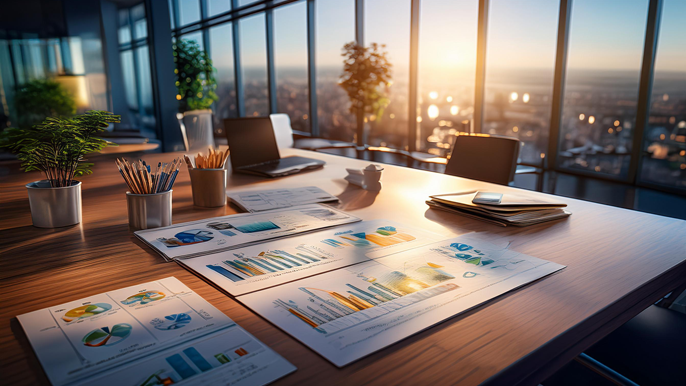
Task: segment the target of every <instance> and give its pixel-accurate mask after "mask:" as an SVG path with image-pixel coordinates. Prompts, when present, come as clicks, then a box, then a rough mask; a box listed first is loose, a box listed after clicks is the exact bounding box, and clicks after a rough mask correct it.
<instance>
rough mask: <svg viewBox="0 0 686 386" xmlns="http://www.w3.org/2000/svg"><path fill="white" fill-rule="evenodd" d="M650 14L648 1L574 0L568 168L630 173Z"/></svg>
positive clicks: (563, 135) (561, 159)
mask: <svg viewBox="0 0 686 386" xmlns="http://www.w3.org/2000/svg"><path fill="white" fill-rule="evenodd" d="M647 13H648V0H624V1H610V0H606V1H594V0H575V1H574V2H573V3H572V15H571V26H570V31H569V46H568V54H567V58H568V61H567V76H566V77H567V80H566V85H565V95H564V109H563V113H562V123H561V127H560V143H559V151H558V164H559V165H560V166H561V167H562V168H569V169H577V170H584V171H590V172H595V173H602V174H605V175H609V176H614V177H618V178H626V176H627V172H628V167H629V161H630V157H631V150H632V149H631V142H632V131H633V130H632V129H633V127H634V125H635V120H636V105H637V102H638V84H639V77H640V71H641V59H642V54H643V43H644V39H645V27H646V20H647Z"/></svg>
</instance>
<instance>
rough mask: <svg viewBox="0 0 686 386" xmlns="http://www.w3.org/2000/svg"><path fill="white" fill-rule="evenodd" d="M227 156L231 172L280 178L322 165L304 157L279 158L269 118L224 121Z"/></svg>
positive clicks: (322, 163) (322, 162) (317, 161)
mask: <svg viewBox="0 0 686 386" xmlns="http://www.w3.org/2000/svg"><path fill="white" fill-rule="evenodd" d="M224 130H225V132H226V140H227V141H228V142H229V150H230V153H229V156H230V157H231V167H232V169H233V171H234V172H237V173H247V174H256V175H260V176H264V177H283V176H288V175H291V174H295V173H300V172H302V171H304V170H312V169H318V168H321V167H323V166H324V164H325V163H326V162H324V161H320V160H317V159H312V158H305V157H297V156H292V157H285V158H281V155H280V154H279V147H278V146H277V145H276V136H275V135H274V129H273V128H272V122H271V119H269V117H258V118H233V119H225V120H224Z"/></svg>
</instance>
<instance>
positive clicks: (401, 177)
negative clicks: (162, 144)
mask: <svg viewBox="0 0 686 386" xmlns="http://www.w3.org/2000/svg"><path fill="white" fill-rule="evenodd" d="M282 153H285V155H304V156H308V157H313V158H319V159H322V160H325V161H326V162H327V164H326V166H325V168H324V169H323V170H318V171H313V172H308V173H304V174H300V175H294V176H290V177H285V178H281V179H275V180H267V179H262V178H259V177H253V176H247V175H233V176H231V177H230V180H229V189H241V190H247V189H272V188H279V187H284V188H287V187H298V186H309V185H315V186H319V187H321V188H323V189H324V190H326V191H328V192H329V193H332V194H334V195H337V196H338V197H340V199H341V204H340V205H339V208H341V209H343V210H345V211H348V212H351V213H353V214H355V215H356V216H359V217H361V218H362V219H365V220H372V219H390V220H395V221H398V222H401V223H406V224H408V225H413V226H417V227H422V228H424V229H426V230H429V231H434V232H437V233H441V234H444V235H446V237H448V236H451V235H455V234H463V233H466V232H472V231H478V232H487V233H488V236H489V238H492V240H493V241H494V242H495V243H503V244H505V245H506V243H507V242H509V241H511V245H510V247H509V248H510V249H512V250H515V251H518V252H522V253H525V254H528V255H531V256H535V257H539V258H543V259H547V260H550V261H553V262H556V263H560V264H564V265H566V266H567V268H565V269H564V270H562V271H560V272H558V273H555V274H553V275H551V276H549V277H546V278H544V279H542V280H539V281H537V282H535V283H532V284H530V285H527V286H525V287H523V288H520V289H519V290H516V291H513V292H511V293H508V294H506V295H504V296H501V297H499V298H497V299H495V300H493V301H491V302H489V303H487V304H485V305H483V306H481V307H478V308H477V309H474V310H471V311H469V312H467V313H464V314H462V315H458V316H457V317H454V318H452V319H450V320H447V321H445V322H443V323H441V324H439V325H437V326H434V327H432V328H430V329H428V330H426V331H423V332H421V333H418V334H416V335H414V336H412V337H410V338H408V339H405V340H402V341H401V342H399V343H397V344H395V345H393V346H390V347H388V348H386V349H383V350H381V351H379V352H377V353H375V354H372V355H370V356H369V357H366V358H364V359H362V360H360V361H357V362H355V363H353V364H351V365H349V366H346V367H344V368H342V369H338V368H336V367H335V366H334V365H332V364H330V363H329V362H327V361H326V360H325V359H324V358H322V357H320V356H319V355H317V354H316V353H315V352H314V351H311V350H310V349H308V348H307V347H306V346H305V345H303V344H301V343H299V342H298V341H296V340H295V339H294V338H291V337H290V336H289V335H287V334H286V333H284V332H283V331H281V330H279V329H278V328H276V327H274V326H273V325H271V324H270V323H269V322H267V321H266V320H264V319H262V318H261V317H259V316H257V315H256V314H254V313H252V312H251V311H249V310H248V309H247V308H245V307H243V306H242V305H241V304H239V303H237V302H236V301H235V300H233V299H232V298H230V297H229V296H227V295H225V294H223V293H222V292H220V291H219V290H217V289H215V288H214V287H212V286H211V285H209V284H207V283H206V282H204V281H203V280H201V279H199V278H198V277H196V276H195V275H193V274H192V273H190V272H188V271H186V270H185V269H183V268H182V267H181V266H179V265H177V264H174V263H165V262H164V260H163V259H162V258H161V257H160V256H158V255H157V254H156V253H155V252H153V251H152V250H151V249H149V248H147V247H145V246H144V245H143V244H142V243H141V242H139V241H138V240H137V239H136V238H135V237H134V236H133V235H132V234H131V233H130V232H129V230H128V223H127V212H126V201H125V195H124V192H125V191H126V187H125V185H124V182H123V180H122V178H121V176H119V174H118V171H117V169H116V167H115V165H114V163H113V162H112V160H113V156H111V155H101V156H98V157H91V159H92V160H93V161H95V162H96V166H95V168H94V174H93V175H90V176H86V177H84V178H82V181H83V222H82V224H81V225H77V226H73V227H68V228H61V229H38V228H34V227H32V226H31V216H30V212H29V204H28V199H27V193H26V188H24V184H26V183H28V182H30V181H33V180H36V179H39V177H38V174H37V173H29V174H24V173H20V172H19V171H18V170H17V169H18V164H17V163H16V162H14V163H3V164H0V192H1V194H0V279H1V280H0V304H1V305H2V306H1V307H0V374H2V376H1V377H0V383H3V384H12V385H32V384H48V381H47V378H46V376H45V375H44V373H43V371H42V369H41V367H40V364H39V362H38V360H37V359H36V357H35V355H34V353H33V351H32V349H31V346H30V345H29V343H28V341H27V339H26V337H25V335H24V333H23V330H22V329H21V326H20V325H19V323H18V321H17V319H16V315H19V314H23V313H26V312H29V311H33V310H37V309H41V308H44V307H48V306H53V305H57V304H61V303H64V302H67V301H72V300H76V299H79V298H82V297H86V296H89V295H94V294H97V293H100V292H105V291H110V290H115V289H118V288H122V287H126V286H131V285H135V284H139V283H143V282H146V281H152V280H156V279H161V278H164V277H167V276H176V277H177V278H178V279H180V280H181V281H183V282H184V283H185V284H186V285H188V286H189V287H190V288H191V289H193V290H194V291H196V292H198V293H199V294H200V295H201V296H203V297H204V298H205V299H207V300H208V301H209V302H210V303H212V304H213V305H214V306H216V307H217V308H219V309H220V310H222V311H223V312H225V313H226V314H227V315H228V316H229V317H231V318H232V319H233V320H234V321H236V322H237V323H239V324H240V325H241V326H243V327H244V328H245V329H247V330H248V331H249V332H250V333H252V334H254V335H255V336H256V337H257V338H258V339H260V340H261V341H262V342H264V343H265V344H267V345H268V346H270V347H271V348H273V349H274V350H276V352H278V353H279V354H281V355H282V356H284V357H285V358H286V359H288V360H289V361H290V362H291V363H293V364H294V365H295V366H296V367H297V368H298V371H296V372H295V373H293V374H291V375H288V376H286V377H285V378H283V379H281V380H280V381H278V382H276V384H280V385H286V384H288V385H291V384H293V385H297V384H319V383H322V382H325V383H326V384H327V385H337V384H348V385H352V384H354V385H360V384H380V385H391V384H433V385H442V384H466V385H474V384H479V383H483V382H486V383H491V384H508V385H514V384H531V385H534V384H537V383H538V382H540V381H542V380H544V379H545V378H546V377H547V376H549V375H550V374H552V373H553V372H555V371H556V370H557V369H559V368H560V367H561V366H562V365H563V364H565V363H566V362H568V361H570V360H571V359H572V358H573V357H574V356H576V355H577V354H579V353H580V352H581V351H583V350H584V349H586V348H588V347H589V346H590V345H592V344H593V343H595V342H596V341H598V340H599V339H601V338H602V337H603V336H605V335H607V334H608V333H609V332H611V331H612V330H613V329H615V328H617V327H618V326H620V325H621V324H623V323H624V322H626V321H628V320H629V319H630V318H632V317H633V316H635V315H636V314H638V313H639V312H640V311H641V310H643V309H644V308H646V307H647V306H648V305H650V304H651V303H653V302H654V301H656V300H658V299H659V298H660V297H661V296H663V295H665V294H666V293H667V292H669V291H670V290H672V289H673V288H675V287H677V286H678V285H679V284H681V283H683V282H684V281H686V263H685V261H686V222H685V221H681V220H676V219H671V218H666V217H660V216H654V215H650V214H645V213H640V212H635V211H630V210H625V209H619V208H613V207H609V206H605V205H599V204H593V203H589V202H583V201H579V200H574V199H566V198H560V197H558V199H559V200H563V201H564V202H566V203H567V204H568V205H569V210H571V211H572V212H573V215H572V216H571V218H569V219H567V220H563V221H558V222H553V223H548V224H542V225H538V226H533V227H528V228H510V227H508V228H500V227H497V226H494V225H490V224H487V223H484V222H480V221H477V220H471V219H468V218H465V217H461V216H457V215H453V214H448V213H442V212H437V211H433V210H429V209H428V207H427V206H426V204H425V203H424V200H425V199H426V198H427V196H429V195H430V194H438V193H450V192H458V191H464V190H471V189H481V190H488V191H498V192H505V193H507V192H514V191H519V190H517V189H513V188H508V187H503V186H498V185H492V184H487V183H482V182H478V181H472V180H467V179H462V178H456V177H451V176H445V175H440V174H436V173H432V172H425V171H419V170H412V169H407V168H401V167H396V166H386V167H385V168H386V169H385V171H384V174H383V185H384V186H383V189H382V190H381V192H378V193H373V192H367V191H364V190H362V189H360V188H357V187H354V186H349V185H348V184H347V182H345V181H344V180H343V177H344V176H345V175H346V171H345V168H346V167H358V168H361V167H364V166H366V165H367V164H368V163H369V162H368V161H360V160H355V159H349V158H343V157H337V156H331V155H326V154H321V153H312V152H307V151H303V150H295V149H290V150H284V151H283V152H282ZM179 155H180V154H152V155H145V156H144V159H146V160H147V161H148V162H149V163H150V164H155V163H157V162H158V161H159V160H167V161H168V160H170V159H171V158H172V157H174V156H179ZM134 157H137V155H135V154H131V155H129V157H128V158H129V159H132V158H134ZM184 169H185V166H184ZM529 194H531V195H534V196H541V195H542V194H541V193H535V192H529ZM173 208H174V209H173V220H174V222H175V223H178V222H185V221H191V220H198V219H203V218H208V217H214V216H221V215H228V214H232V213H236V212H237V209H236V208H235V207H233V206H230V205H227V206H225V207H222V208H217V209H201V208H195V207H193V202H192V198H191V189H190V180H189V177H188V173H187V171H186V170H182V171H181V172H180V173H179V177H178V179H177V181H176V184H175V185H174V204H173Z"/></svg>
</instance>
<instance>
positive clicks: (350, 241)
mask: <svg viewBox="0 0 686 386" xmlns="http://www.w3.org/2000/svg"><path fill="white" fill-rule="evenodd" d="M338 237H339V238H340V239H342V240H338V239H325V240H322V242H323V243H324V244H327V245H330V246H332V247H336V248H344V247H348V246H356V247H370V246H379V247H389V246H391V245H396V244H400V243H405V242H408V241H413V240H415V239H416V237H414V236H412V235H409V234H406V233H398V231H397V230H396V228H395V227H393V226H384V227H379V228H377V229H376V230H375V231H374V232H371V233H366V232H356V233H347V234H343V235H339V236H338Z"/></svg>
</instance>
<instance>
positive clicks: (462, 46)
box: [417, 0, 479, 156]
mask: <svg viewBox="0 0 686 386" xmlns="http://www.w3.org/2000/svg"><path fill="white" fill-rule="evenodd" d="M478 13H479V1H478V0H468V1H450V0H424V1H422V2H421V8H420V12H419V15H420V20H419V83H418V85H417V91H418V98H417V149H418V150H420V151H425V152H428V153H431V154H434V155H438V156H446V155H447V154H448V153H449V152H450V148H451V147H452V144H453V142H454V139H455V133H456V132H457V131H469V122H470V121H471V119H472V115H473V113H474V82H475V72H476V36H477V24H478Z"/></svg>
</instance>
